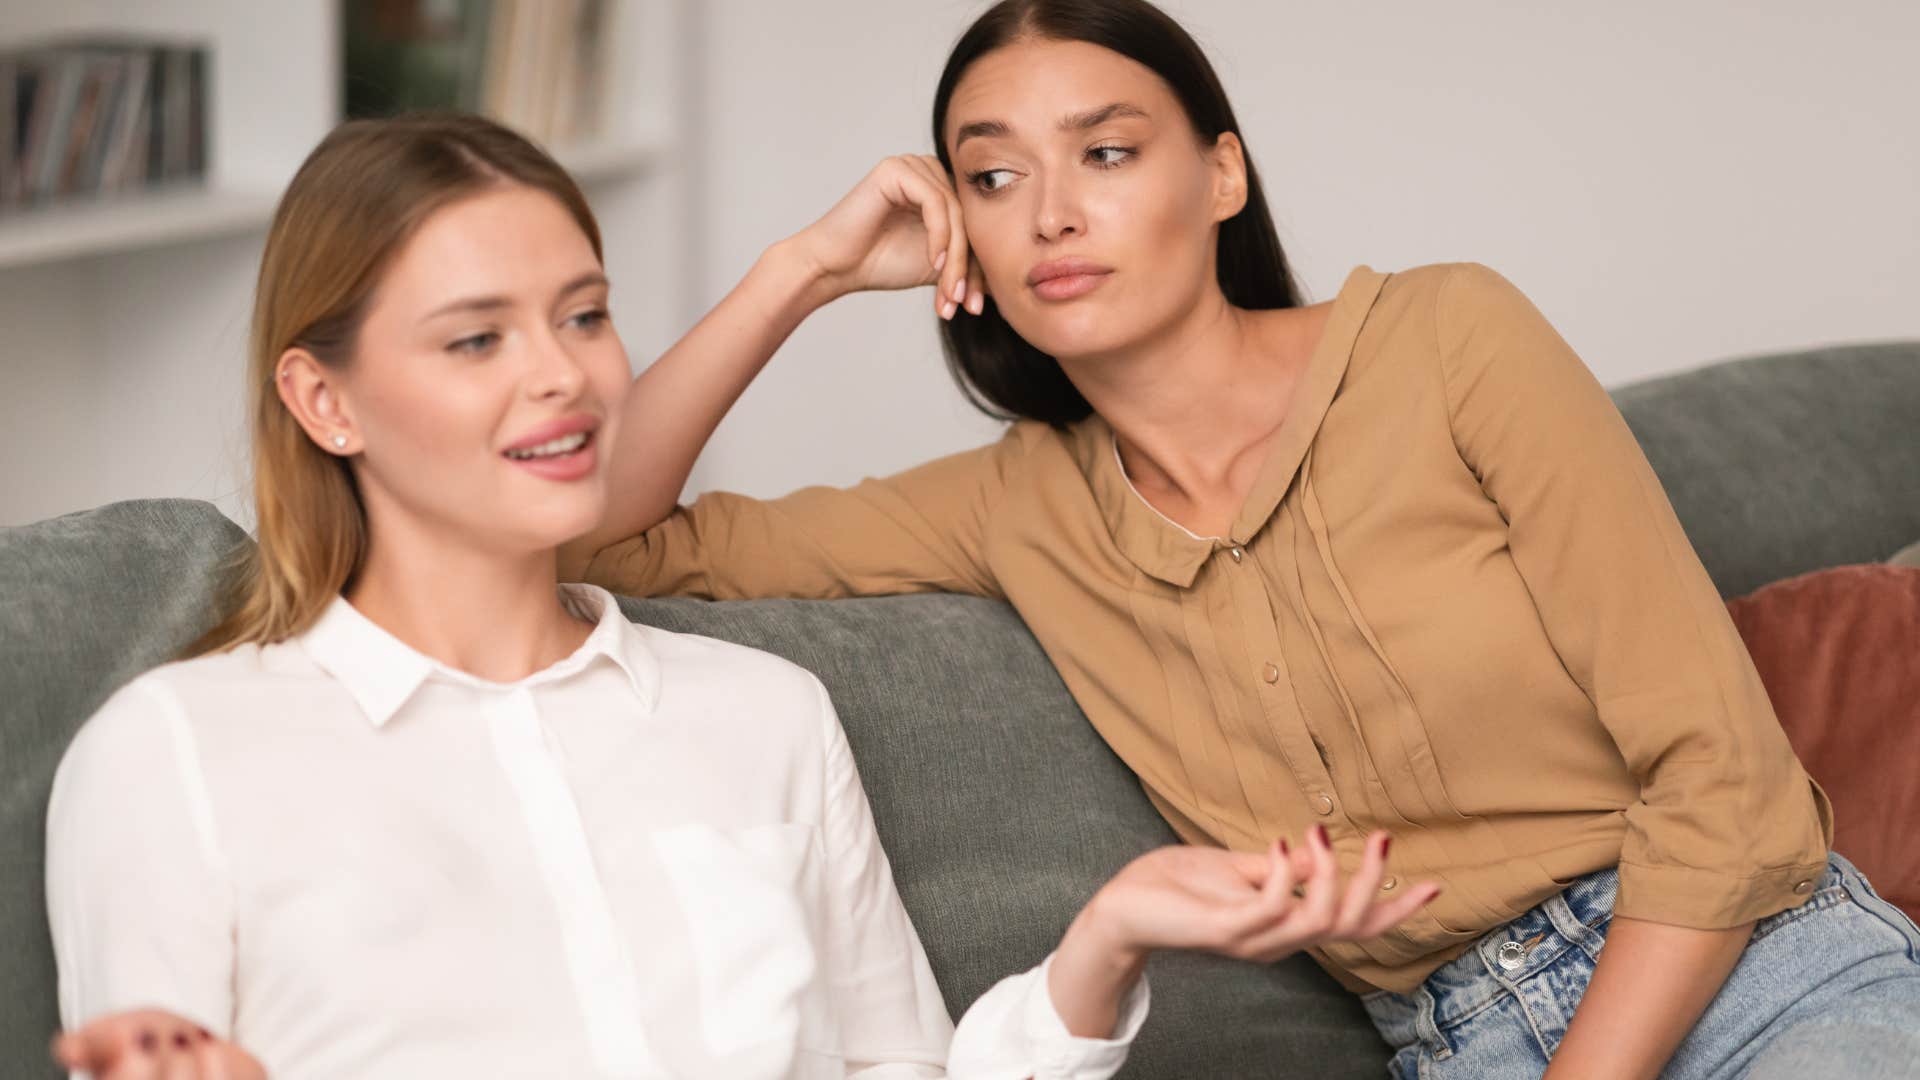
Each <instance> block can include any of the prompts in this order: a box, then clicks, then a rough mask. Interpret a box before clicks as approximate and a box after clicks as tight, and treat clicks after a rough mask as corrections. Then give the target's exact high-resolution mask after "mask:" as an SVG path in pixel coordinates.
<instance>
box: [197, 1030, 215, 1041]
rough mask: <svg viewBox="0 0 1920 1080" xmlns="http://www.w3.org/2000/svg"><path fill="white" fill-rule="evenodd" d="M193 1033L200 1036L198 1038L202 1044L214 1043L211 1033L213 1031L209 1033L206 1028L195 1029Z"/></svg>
mask: <svg viewBox="0 0 1920 1080" xmlns="http://www.w3.org/2000/svg"><path fill="white" fill-rule="evenodd" d="M193 1033H194V1034H195V1035H198V1036H200V1041H201V1042H212V1041H213V1032H211V1031H208V1030H207V1029H206V1028H194V1029H193Z"/></svg>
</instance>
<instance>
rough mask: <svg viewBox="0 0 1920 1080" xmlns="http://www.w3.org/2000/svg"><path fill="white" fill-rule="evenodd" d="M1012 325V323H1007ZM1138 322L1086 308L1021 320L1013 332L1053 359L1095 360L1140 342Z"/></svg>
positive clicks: (1042, 314)
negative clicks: (1090, 358) (1087, 357)
mask: <svg viewBox="0 0 1920 1080" xmlns="http://www.w3.org/2000/svg"><path fill="white" fill-rule="evenodd" d="M1009 321H1010V322H1011V320H1009ZM1137 324H1138V319H1137V318H1122V317H1118V316H1116V315H1114V314H1113V313H1111V312H1108V311H1102V310H1100V309H1098V308H1094V307H1092V306H1088V307H1085V308H1082V309H1079V310H1062V311H1046V312H1040V313H1038V317H1036V318H1031V319H1022V320H1021V324H1020V325H1016V326H1014V328H1013V329H1014V332H1016V333H1018V334H1019V335H1020V336H1021V337H1023V338H1025V339H1026V340H1027V341H1028V342H1029V343H1030V344H1032V345H1033V347H1034V348H1036V349H1039V350H1040V351H1041V352H1043V353H1046V354H1047V355H1048V356H1052V357H1056V358H1057V357H1074V356H1094V355H1099V354H1101V353H1109V352H1113V351H1116V350H1119V349H1124V348H1126V347H1127V346H1128V345H1129V344H1131V343H1132V342H1134V341H1137V340H1139V338H1140V336H1141V335H1140V328H1139V326H1138V325H1137Z"/></svg>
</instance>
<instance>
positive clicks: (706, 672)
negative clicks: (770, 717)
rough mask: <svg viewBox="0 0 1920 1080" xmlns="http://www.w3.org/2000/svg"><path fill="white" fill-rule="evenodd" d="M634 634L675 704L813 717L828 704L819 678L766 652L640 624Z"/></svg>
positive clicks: (706, 637) (722, 640) (636, 624)
mask: <svg viewBox="0 0 1920 1080" xmlns="http://www.w3.org/2000/svg"><path fill="white" fill-rule="evenodd" d="M716 629H718V628H716ZM633 633H634V634H636V635H638V636H639V638H640V639H641V640H642V641H643V642H644V643H645V645H646V648H647V650H648V651H649V652H650V653H651V654H652V655H653V657H654V659H655V660H656V661H657V662H658V664H659V668H660V681H661V685H662V688H663V690H667V691H671V692H672V693H673V694H674V696H675V698H676V699H677V700H680V701H685V702H703V703H720V702H724V703H727V704H729V705H733V706H735V707H739V706H756V707H760V708H771V710H772V711H773V712H774V713H775V714H776V715H777V714H787V713H792V714H800V713H805V714H808V715H811V714H813V713H816V712H818V711H819V709H820V707H821V705H822V702H823V701H824V700H825V699H826V688H825V686H824V685H823V684H822V683H821V681H820V678H819V677H818V676H817V675H815V674H814V673H813V672H811V671H808V670H807V669H806V668H804V667H801V666H800V665H799V664H796V663H794V662H793V661H791V660H788V659H786V658H784V657H781V656H776V655H775V654H773V653H770V652H767V651H765V650H762V649H756V648H753V647H752V646H749V645H741V644H739V643H737V642H733V641H728V640H726V639H724V638H719V637H710V636H707V635H704V634H697V633H688V632H684V631H678V630H663V629H660V628H659V627H655V626H647V625H644V624H641V623H635V624H633Z"/></svg>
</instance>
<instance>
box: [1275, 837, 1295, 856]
mask: <svg viewBox="0 0 1920 1080" xmlns="http://www.w3.org/2000/svg"><path fill="white" fill-rule="evenodd" d="M1274 843H1276V844H1279V845H1280V854H1282V855H1291V854H1293V853H1292V852H1291V851H1288V850H1287V838H1286V837H1284V836H1283V837H1281V838H1280V839H1278V840H1275V841H1274Z"/></svg>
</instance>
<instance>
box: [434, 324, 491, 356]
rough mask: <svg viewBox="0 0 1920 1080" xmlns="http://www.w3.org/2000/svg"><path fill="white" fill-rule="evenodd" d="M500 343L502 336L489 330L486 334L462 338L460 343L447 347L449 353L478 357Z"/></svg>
mask: <svg viewBox="0 0 1920 1080" xmlns="http://www.w3.org/2000/svg"><path fill="white" fill-rule="evenodd" d="M499 342H500V335H499V334H496V333H494V332H493V331H491V330H489V331H487V332H486V333H484V334H475V335H473V336H472V337H464V338H461V339H460V340H459V341H456V342H454V343H453V344H451V345H449V346H447V351H448V352H457V353H468V354H470V355H476V356H477V355H479V354H481V353H484V352H487V351H488V350H490V349H492V348H493V347H494V346H495V345H497V344H499Z"/></svg>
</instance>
